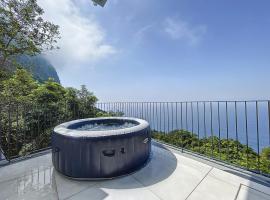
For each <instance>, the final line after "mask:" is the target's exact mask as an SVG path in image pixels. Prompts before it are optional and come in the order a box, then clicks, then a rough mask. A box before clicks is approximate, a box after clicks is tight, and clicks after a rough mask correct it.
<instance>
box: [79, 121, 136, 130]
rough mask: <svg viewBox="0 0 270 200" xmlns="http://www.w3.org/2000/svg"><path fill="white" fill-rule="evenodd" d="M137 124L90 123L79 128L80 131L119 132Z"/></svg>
mask: <svg viewBox="0 0 270 200" xmlns="http://www.w3.org/2000/svg"><path fill="white" fill-rule="evenodd" d="M135 125H136V124H134V123H131V122H123V123H121V124H120V123H114V122H111V123H91V124H90V123H89V124H84V125H82V126H80V127H78V128H77V129H78V130H81V131H106V130H117V129H124V128H130V127H133V126H135Z"/></svg>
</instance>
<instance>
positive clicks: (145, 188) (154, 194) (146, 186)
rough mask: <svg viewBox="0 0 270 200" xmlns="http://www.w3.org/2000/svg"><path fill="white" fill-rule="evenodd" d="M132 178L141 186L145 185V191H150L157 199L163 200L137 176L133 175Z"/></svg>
mask: <svg viewBox="0 0 270 200" xmlns="http://www.w3.org/2000/svg"><path fill="white" fill-rule="evenodd" d="M131 176H132V178H133V179H134V180H135V181H137V182H138V183H139V184H141V185H143V186H144V187H143V188H144V189H146V190H148V191H149V192H151V193H152V194H153V195H154V196H155V197H157V198H158V199H160V200H163V199H162V198H161V197H160V196H158V195H157V194H155V193H154V191H152V190H151V189H149V188H147V186H146V185H144V184H143V183H142V182H141V181H140V180H138V179H137V178H136V177H135V176H133V175H131Z"/></svg>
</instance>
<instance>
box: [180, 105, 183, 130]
mask: <svg viewBox="0 0 270 200" xmlns="http://www.w3.org/2000/svg"><path fill="white" fill-rule="evenodd" d="M180 106H181V116H180V117H181V119H180V123H181V124H180V125H181V130H182V131H183V103H182V102H181V104H180Z"/></svg>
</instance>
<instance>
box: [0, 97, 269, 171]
mask: <svg viewBox="0 0 270 200" xmlns="http://www.w3.org/2000/svg"><path fill="white" fill-rule="evenodd" d="M87 108H88V109H90V110H93V112H86V113H83V109H77V108H76V107H74V106H72V105H57V104H56V105H50V106H49V107H48V106H44V105H43V106H42V105H29V104H27V105H25V104H5V105H1V104H0V150H2V153H3V154H2V155H0V161H1V159H7V160H12V159H14V158H17V157H22V156H26V155H28V154H31V153H33V152H37V151H42V150H44V149H48V148H50V145H51V144H50V137H51V133H52V129H53V128H54V127H55V126H56V125H58V124H60V123H62V122H65V121H70V120H73V119H78V118H87V117H96V116H111V115H114V116H128V117H137V118H142V119H145V120H147V121H148V122H149V123H150V126H151V129H152V136H153V138H154V139H156V140H159V141H162V142H165V143H169V144H171V145H174V146H177V147H178V148H180V149H183V150H187V151H191V152H194V153H196V154H200V155H203V156H207V157H209V158H211V159H215V160H218V161H222V162H226V163H228V164H230V165H236V166H238V167H243V168H245V169H247V170H250V171H254V172H256V173H261V174H264V175H266V176H269V174H270V101H193V102H109V103H97V104H96V107H91V106H90V107H87ZM0 154H1V152H0Z"/></svg>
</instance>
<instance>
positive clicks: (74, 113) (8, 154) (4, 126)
mask: <svg viewBox="0 0 270 200" xmlns="http://www.w3.org/2000/svg"><path fill="white" fill-rule="evenodd" d="M89 109H91V110H95V108H94V107H93V106H92V107H91V106H89ZM95 112H96V111H95ZM95 116H96V114H95V113H94V112H87V113H82V112H80V110H79V109H78V108H77V107H74V106H71V105H69V104H65V103H61V105H60V103H58V104H50V105H32V104H29V103H28V104H25V103H10V104H0V161H1V160H7V161H11V160H12V159H15V158H18V157H24V156H28V155H29V154H32V153H35V152H39V151H43V150H46V149H49V148H50V146H51V133H52V130H53V128H54V127H55V126H57V125H58V124H60V123H63V122H66V121H70V120H75V119H79V118H87V117H95Z"/></svg>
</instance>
